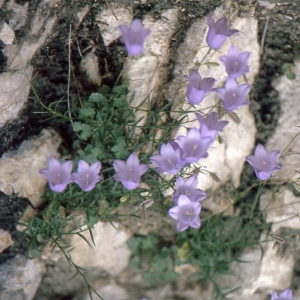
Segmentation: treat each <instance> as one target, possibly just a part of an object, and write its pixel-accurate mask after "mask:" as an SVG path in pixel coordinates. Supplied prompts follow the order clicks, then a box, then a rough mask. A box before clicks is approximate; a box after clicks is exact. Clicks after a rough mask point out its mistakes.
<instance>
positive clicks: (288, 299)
mask: <svg viewBox="0 0 300 300" xmlns="http://www.w3.org/2000/svg"><path fill="white" fill-rule="evenodd" d="M270 300H293V293H292V291H291V290H290V289H286V290H284V291H282V292H281V293H280V294H279V296H278V294H277V293H276V292H275V291H273V292H272V295H271V299H270Z"/></svg>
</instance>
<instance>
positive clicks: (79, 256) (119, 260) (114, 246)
mask: <svg viewBox="0 0 300 300" xmlns="http://www.w3.org/2000/svg"><path fill="white" fill-rule="evenodd" d="M114 225H115V227H116V228H117V230H116V229H115V228H114V227H113V226H112V225H111V224H110V223H103V222H98V223H96V224H95V225H94V227H93V229H92V232H93V237H94V241H95V244H96V246H94V245H93V242H92V241H91V237H90V235H89V232H88V231H86V232H83V233H82V234H83V235H84V236H85V237H86V238H87V239H88V240H89V241H90V244H91V247H90V246H89V245H88V244H87V243H86V242H85V241H84V240H83V239H82V238H81V237H79V236H78V235H72V237H71V241H70V246H71V247H72V248H73V247H74V250H73V251H72V253H71V255H72V259H73V261H74V262H75V263H76V264H78V265H79V266H81V267H83V268H87V269H93V268H98V269H100V270H105V271H106V272H107V273H109V274H110V275H111V276H118V275H119V274H120V273H121V272H122V271H123V270H124V269H125V268H126V267H127V265H128V261H129V258H130V256H131V252H130V250H129V248H128V246H127V244H126V242H127V240H128V239H129V238H130V236H131V235H130V234H129V233H127V232H124V231H122V230H121V229H120V226H119V225H118V224H117V223H114Z"/></svg>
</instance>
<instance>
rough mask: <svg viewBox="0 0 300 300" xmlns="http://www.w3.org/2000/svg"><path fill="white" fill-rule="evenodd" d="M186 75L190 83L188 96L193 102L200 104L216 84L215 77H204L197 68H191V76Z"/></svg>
mask: <svg viewBox="0 0 300 300" xmlns="http://www.w3.org/2000/svg"><path fill="white" fill-rule="evenodd" d="M184 77H185V79H186V80H187V81H188V83H189V85H188V88H187V92H186V97H187V99H188V100H189V102H190V103H191V104H199V103H200V102H201V101H202V100H203V99H204V98H205V96H206V95H207V93H208V92H209V91H210V90H212V87H213V85H214V84H215V79H214V78H211V77H209V78H204V79H202V78H201V75H200V74H199V72H198V71H196V70H191V73H190V76H184Z"/></svg>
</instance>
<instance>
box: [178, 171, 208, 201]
mask: <svg viewBox="0 0 300 300" xmlns="http://www.w3.org/2000/svg"><path fill="white" fill-rule="evenodd" d="M175 186H176V190H175V192H174V194H173V199H174V201H175V203H176V204H178V199H179V196H180V195H184V196H186V197H188V198H189V199H190V200H191V201H202V200H203V199H205V198H206V194H205V193H204V192H203V191H202V190H200V189H197V187H198V178H197V177H196V176H190V177H189V178H188V179H187V180H186V181H185V180H184V179H183V178H182V177H181V176H178V177H177V179H176V184H175Z"/></svg>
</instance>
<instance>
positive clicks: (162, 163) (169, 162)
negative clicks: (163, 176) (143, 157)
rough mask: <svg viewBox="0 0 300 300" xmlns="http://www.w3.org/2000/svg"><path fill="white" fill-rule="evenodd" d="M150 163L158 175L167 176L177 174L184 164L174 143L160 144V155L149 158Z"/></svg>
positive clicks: (179, 150)
mask: <svg viewBox="0 0 300 300" xmlns="http://www.w3.org/2000/svg"><path fill="white" fill-rule="evenodd" d="M150 161H151V163H152V164H154V165H155V166H156V167H157V172H158V173H164V172H168V173H169V174H177V173H178V172H179V171H180V169H181V168H182V166H183V165H184V163H185V162H184V161H183V160H182V159H181V149H180V148H179V146H178V144H177V143H176V142H169V143H167V144H162V145H161V147H160V154H157V155H153V156H151V157H150Z"/></svg>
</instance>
